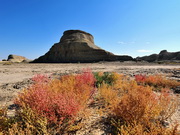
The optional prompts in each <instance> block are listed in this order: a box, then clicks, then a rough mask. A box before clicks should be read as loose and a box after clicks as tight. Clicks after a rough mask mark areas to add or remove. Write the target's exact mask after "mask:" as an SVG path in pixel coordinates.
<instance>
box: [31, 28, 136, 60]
mask: <svg viewBox="0 0 180 135" xmlns="http://www.w3.org/2000/svg"><path fill="white" fill-rule="evenodd" d="M116 60H122V61H125V60H133V58H132V57H130V56H117V55H114V54H113V53H111V52H108V51H105V50H103V49H101V48H100V47H98V46H96V45H95V44H94V38H93V36H92V35H91V34H89V33H87V32H84V31H81V30H68V31H65V32H64V33H63V36H62V37H61V39H60V42H59V43H56V44H54V45H53V46H52V47H51V49H50V50H49V51H48V52H47V53H46V54H45V55H43V56H41V57H39V58H38V59H36V60H34V61H33V62H36V63H66V62H70V63H71V62H72V63H73V62H98V61H116Z"/></svg>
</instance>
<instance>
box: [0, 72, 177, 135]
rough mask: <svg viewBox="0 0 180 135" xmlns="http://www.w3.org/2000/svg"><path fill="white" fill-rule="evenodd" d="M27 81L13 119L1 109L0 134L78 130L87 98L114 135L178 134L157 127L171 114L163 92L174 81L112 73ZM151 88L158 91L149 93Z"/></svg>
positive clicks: (171, 100) (171, 103) (169, 98)
mask: <svg viewBox="0 0 180 135" xmlns="http://www.w3.org/2000/svg"><path fill="white" fill-rule="evenodd" d="M32 80H33V82H34V84H33V85H31V86H30V87H29V88H27V89H25V90H23V91H22V92H21V93H19V95H18V97H17V98H16V99H15V101H14V103H15V104H16V105H18V106H19V108H20V109H18V110H17V111H16V115H15V117H8V116H7V108H3V107H1V108H0V135H1V134H8V135H11V134H17V135H24V134H46V135H51V134H69V133H70V132H71V131H76V130H78V129H80V128H81V127H82V126H83V124H82V123H80V121H81V120H82V119H86V117H85V116H86V114H85V113H86V112H87V110H88V109H87V107H89V106H88V105H89V104H90V103H91V101H92V99H93V98H95V99H98V100H96V102H97V105H99V106H98V108H99V112H101V113H105V114H106V115H108V116H109V118H110V123H111V126H112V127H113V132H114V134H120V135H135V134H137V135H177V134H178V131H177V126H178V125H175V126H174V127H173V128H171V129H170V128H165V127H164V126H163V124H162V123H163V122H164V121H165V120H167V119H169V118H170V117H171V116H172V115H173V114H174V112H175V111H176V109H177V105H178V102H177V99H176V97H175V96H174V94H173V93H172V92H171V91H170V90H169V88H174V87H176V86H177V84H178V82H175V81H172V80H168V79H165V78H164V77H163V76H145V75H136V76H135V79H134V80H133V79H132V78H129V77H128V76H125V75H121V74H118V73H114V72H113V73H107V72H105V73H103V72H98V73H94V75H93V74H92V72H91V71H90V70H84V71H83V72H82V73H80V74H76V75H65V76H61V77H60V79H52V78H50V77H48V76H45V75H36V76H34V77H33V78H32ZM95 86H96V87H97V88H96V87H95ZM157 88H158V89H160V91H159V92H155V91H154V90H155V89H157ZM96 89H97V91H96ZM95 93H96V97H94V95H95Z"/></svg>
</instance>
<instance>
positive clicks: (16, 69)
mask: <svg viewBox="0 0 180 135" xmlns="http://www.w3.org/2000/svg"><path fill="white" fill-rule="evenodd" d="M86 68H90V69H91V70H92V71H93V72H95V71H104V72H118V73H123V74H126V75H129V76H132V77H133V76H134V75H135V74H165V75H166V76H168V77H170V78H172V79H176V80H178V81H180V64H179V65H158V64H149V63H136V62H124V63H123V62H104V63H103V62H99V63H89V64H28V63H24V64H23V63H20V64H11V65H4V64H3V63H0V105H11V104H12V103H13V102H12V101H13V98H14V97H15V96H16V95H17V93H18V92H20V91H21V90H22V89H23V88H25V87H27V86H28V85H30V84H31V80H30V78H31V77H33V76H34V75H36V74H47V75H52V76H56V77H57V76H60V75H63V74H69V73H78V72H80V71H81V70H82V69H86ZM175 120H178V121H179V122H180V107H179V108H178V111H177V113H176V114H175V115H174V116H173V121H175ZM98 130H100V129H98ZM93 132H96V131H93ZM97 132H98V131H97ZM98 133H99V134H100V133H103V131H100V132H98ZM98 133H97V134H98ZM93 134H94V133H93Z"/></svg>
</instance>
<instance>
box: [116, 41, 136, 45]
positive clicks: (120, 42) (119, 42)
mask: <svg viewBox="0 0 180 135" xmlns="http://www.w3.org/2000/svg"><path fill="white" fill-rule="evenodd" d="M117 43H118V44H121V45H126V44H134V43H135V41H131V42H124V41H118V42H117Z"/></svg>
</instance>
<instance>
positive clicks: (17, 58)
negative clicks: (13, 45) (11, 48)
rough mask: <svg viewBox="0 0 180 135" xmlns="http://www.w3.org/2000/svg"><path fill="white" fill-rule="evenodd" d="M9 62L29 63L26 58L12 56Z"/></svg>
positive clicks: (9, 57)
mask: <svg viewBox="0 0 180 135" xmlns="http://www.w3.org/2000/svg"><path fill="white" fill-rule="evenodd" d="M7 61H9V62H28V61H29V60H28V59H27V58H26V57H23V56H18V55H13V54H10V55H9V56H8V59H7Z"/></svg>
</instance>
